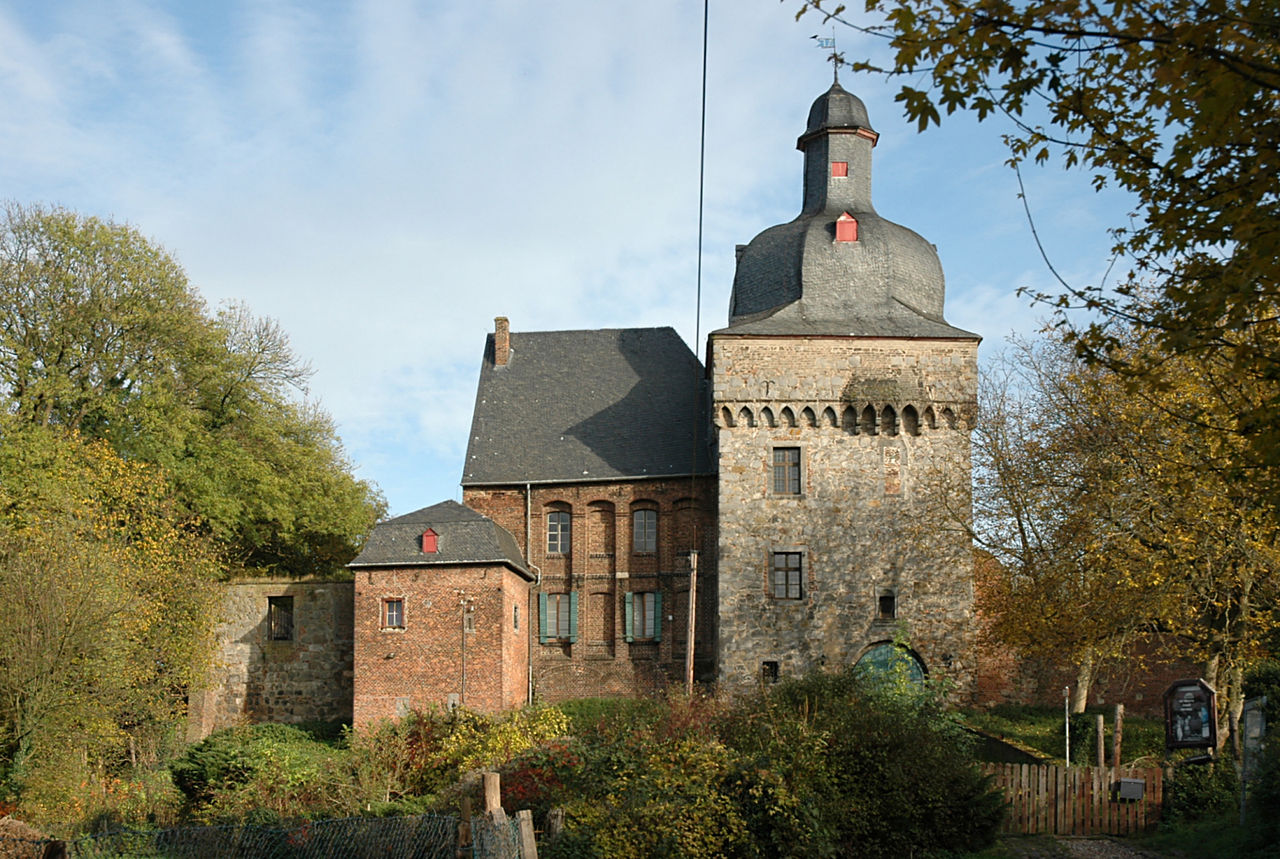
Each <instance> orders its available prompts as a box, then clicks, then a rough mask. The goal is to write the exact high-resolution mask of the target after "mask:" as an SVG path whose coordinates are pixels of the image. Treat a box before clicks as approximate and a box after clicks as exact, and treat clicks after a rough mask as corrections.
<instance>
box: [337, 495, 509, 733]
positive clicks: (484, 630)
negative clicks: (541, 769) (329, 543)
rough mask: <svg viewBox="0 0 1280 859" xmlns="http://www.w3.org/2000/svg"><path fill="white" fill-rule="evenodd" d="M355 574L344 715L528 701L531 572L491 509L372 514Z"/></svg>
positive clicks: (489, 707)
mask: <svg viewBox="0 0 1280 859" xmlns="http://www.w3.org/2000/svg"><path fill="white" fill-rule="evenodd" d="M349 566H350V569H351V571H352V573H353V574H354V576H355V658H354V660H353V668H354V690H353V692H354V695H353V699H354V701H353V714H352V716H353V719H354V721H355V723H356V724H362V723H365V722H372V721H376V720H378V719H389V718H394V717H397V716H403V715H405V714H406V713H408V712H409V710H410V709H414V708H417V709H421V708H423V707H426V706H428V705H438V706H441V707H450V708H451V707H456V706H466V707H469V708H471V709H473V710H486V711H494V710H503V709H507V708H509V707H516V706H519V705H521V704H524V703H527V702H528V701H529V679H528V665H529V639H528V634H527V630H528V628H529V625H530V619H529V610H530V606H529V601H530V594H531V590H530V584H531V583H532V582H533V581H534V574H533V573H532V572H531V571H530V570H529V568H528V565H527V564H525V562H524V560H523V558H522V557H521V552H520V548H519V547H518V546H517V545H516V541H515V539H514V538H513V537H512V536H511V534H510V533H508V532H507V531H506V530H505V529H503V528H502V527H501V526H499V525H498V524H496V523H495V522H494V521H493V520H492V519H489V518H488V517H486V516H482V515H481V514H479V513H477V512H475V511H474V510H469V509H467V508H466V507H463V506H462V505H461V504H458V503H457V502H456V501H443V502H441V503H439V504H436V505H434V506H432V507H425V508H423V509H421V510H416V511H414V512H413V513H406V514H405V515H403V516H397V517H396V518H394V519H390V520H388V521H386V522H383V523H382V524H380V525H379V526H378V527H377V528H376V529H375V530H374V533H373V534H372V535H371V536H370V538H369V542H368V543H367V544H366V545H365V547H364V550H363V551H361V552H360V554H359V555H358V556H357V557H356V558H355V560H353V561H352V562H351V564H350V565H349Z"/></svg>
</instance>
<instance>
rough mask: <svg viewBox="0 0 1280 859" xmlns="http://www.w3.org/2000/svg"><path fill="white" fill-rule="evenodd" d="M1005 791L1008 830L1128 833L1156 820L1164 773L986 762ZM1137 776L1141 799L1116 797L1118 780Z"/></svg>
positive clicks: (1015, 832) (1016, 832) (1005, 829)
mask: <svg viewBox="0 0 1280 859" xmlns="http://www.w3.org/2000/svg"><path fill="white" fill-rule="evenodd" d="M983 770H984V772H986V773H988V774H989V775H991V776H992V777H993V778H992V781H993V784H994V785H995V786H997V787H999V788H1000V789H1001V790H1002V791H1004V794H1005V797H1006V798H1007V799H1008V801H1009V814H1008V815H1007V816H1006V818H1005V822H1004V826H1003V827H1002V828H1001V830H1000V831H1001V832H1002V833H1004V834H1008V835H1049V834H1052V835H1127V834H1129V833H1131V832H1141V831H1143V830H1146V829H1148V828H1150V827H1152V826H1154V825H1155V824H1156V822H1157V821H1159V819H1160V807H1161V803H1162V802H1163V798H1164V773H1163V771H1162V770H1160V769H1158V768H1153V769H1120V770H1116V769H1113V768H1109V767H1105V768H1104V767H1060V766H1049V765H1046V764H1038V765H1032V764H985V765H984V766H983ZM1122 778H1123V779H1141V780H1142V782H1143V796H1142V799H1119V798H1117V794H1118V790H1117V787H1118V784H1119V780H1120V779H1122Z"/></svg>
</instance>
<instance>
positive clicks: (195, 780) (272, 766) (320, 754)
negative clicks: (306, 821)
mask: <svg viewBox="0 0 1280 859" xmlns="http://www.w3.org/2000/svg"><path fill="white" fill-rule="evenodd" d="M335 757H345V753H344V752H342V751H339V750H336V749H334V748H333V747H331V746H330V745H328V744H325V743H321V742H319V741H317V740H315V739H314V738H312V736H311V735H310V734H308V733H307V732H306V731H304V730H302V729H301V728H298V727H295V726H292V725H253V726H251V727H241V728H227V729H225V730H222V731H217V732H215V733H213V734H210V735H209V736H208V737H206V738H205V739H204V740H202V741H201V742H199V743H196V744H195V745H194V746H192V747H191V748H189V749H188V750H187V751H186V753H185V754H183V755H182V757H180V758H178V760H176V761H174V762H173V764H171V765H170V772H171V773H172V774H173V780H174V784H176V785H177V786H178V788H179V789H180V790H181V791H182V792H183V794H184V795H185V796H186V798H187V812H188V814H190V815H191V816H192V817H194V818H196V819H199V820H205V821H209V820H247V819H249V818H250V817H253V818H254V819H257V818H258V817H262V816H263V815H266V816H268V817H271V818H272V819H280V820H283V819H303V818H310V817H314V816H317V815H324V814H326V813H332V812H334V811H336V810H337V808H336V806H337V805H338V803H337V802H336V801H335V799H334V797H333V796H331V795H329V786H330V785H332V783H333V782H332V780H330V779H327V778H322V774H324V773H325V772H326V770H327V769H330V768H332V767H333V766H334V760H333V759H334V758H335Z"/></svg>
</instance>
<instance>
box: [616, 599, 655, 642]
mask: <svg viewBox="0 0 1280 859" xmlns="http://www.w3.org/2000/svg"><path fill="white" fill-rule="evenodd" d="M623 610H624V613H625V626H624V629H623V633H624V635H623V637H624V638H625V639H626V640H627V641H661V640H662V594H661V593H659V592H658V591H637V592H635V593H629V594H627V595H626V597H625V599H624V602H623Z"/></svg>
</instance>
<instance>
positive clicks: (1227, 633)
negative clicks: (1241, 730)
mask: <svg viewBox="0 0 1280 859" xmlns="http://www.w3.org/2000/svg"><path fill="white" fill-rule="evenodd" d="M1154 340H1155V338H1154V337H1150V338H1148V337H1144V336H1142V335H1140V334H1137V333H1131V334H1130V335H1129V336H1127V337H1126V338H1124V341H1123V343H1124V346H1123V348H1124V349H1125V350H1126V352H1128V353H1133V354H1136V353H1137V352H1139V351H1142V350H1149V349H1153V348H1155V347H1154V345H1153V341H1154ZM1165 369H1166V371H1167V372H1166V376H1165V381H1166V382H1167V383H1166V384H1162V385H1160V386H1158V387H1148V388H1135V387H1134V385H1133V384H1132V379H1130V378H1127V377H1126V376H1124V375H1121V374H1118V373H1116V372H1113V371H1111V370H1109V369H1107V368H1106V367H1103V366H1100V365H1096V364H1095V365H1090V364H1087V363H1084V362H1081V361H1079V360H1078V359H1077V358H1076V356H1075V354H1074V351H1073V350H1072V349H1071V347H1070V345H1069V344H1068V343H1066V342H1065V341H1064V339H1062V338H1060V337H1059V338H1049V339H1047V340H1043V341H1039V342H1036V343H1033V344H1032V343H1016V344H1014V346H1013V347H1012V348H1011V349H1010V350H1008V351H1007V352H1006V353H1005V354H1004V355H1003V356H1001V357H999V358H997V359H995V360H993V361H992V362H990V364H989V366H988V367H987V368H986V369H985V371H984V377H983V382H982V386H981V389H980V398H979V410H980V414H979V420H978V422H977V426H976V428H975V430H974V485H973V519H972V532H971V533H972V535H973V538H974V541H975V544H976V545H977V546H979V547H980V548H982V549H984V550H985V551H986V552H988V553H989V554H990V555H991V556H992V559H993V561H994V563H991V564H987V565H984V566H982V570H983V571H984V573H985V575H984V580H983V585H984V587H983V588H982V589H981V592H980V605H981V608H982V609H983V611H984V613H985V614H986V615H987V616H988V617H989V618H990V634H991V636H992V637H993V638H995V639H996V641H998V642H999V643H1001V644H1004V645H1007V646H1009V647H1012V648H1013V649H1014V650H1015V651H1016V652H1018V653H1019V654H1021V655H1022V656H1024V657H1029V658H1033V659H1038V660H1041V661H1044V662H1047V663H1049V664H1054V665H1065V666H1070V667H1072V668H1074V669H1075V671H1076V673H1077V684H1076V687H1075V697H1074V700H1073V702H1072V703H1073V706H1074V708H1075V709H1076V710H1077V712H1078V711H1081V710H1083V707H1084V704H1085V701H1086V700H1087V694H1088V689H1089V686H1090V684H1091V683H1092V679H1093V676H1094V674H1095V673H1096V671H1097V670H1098V669H1099V668H1100V667H1102V666H1103V665H1105V664H1106V663H1107V662H1110V661H1116V660H1132V659H1133V657H1134V653H1135V650H1134V645H1135V644H1137V643H1139V642H1146V643H1148V644H1152V645H1154V646H1156V647H1157V649H1159V650H1161V651H1163V652H1164V653H1166V654H1169V655H1173V656H1177V657H1179V658H1182V659H1186V660H1190V661H1196V662H1199V663H1201V664H1202V665H1203V666H1204V668H1203V671H1204V676H1205V677H1206V679H1208V680H1209V681H1210V683H1211V684H1213V685H1215V687H1216V688H1217V689H1218V691H1219V693H1220V694H1221V695H1222V700H1223V701H1224V702H1226V704H1227V707H1226V712H1227V715H1228V716H1229V717H1230V722H1231V724H1232V725H1234V723H1235V719H1236V718H1238V715H1239V708H1240V705H1241V704H1242V697H1241V691H1242V681H1243V673H1244V669H1245V667H1246V666H1247V665H1249V664H1250V663H1251V662H1253V661H1255V660H1257V659H1258V658H1259V657H1260V656H1262V655H1264V653H1265V648H1266V643H1267V640H1268V635H1269V633H1270V632H1271V630H1272V629H1273V628H1274V622H1275V608H1276V606H1277V604H1278V600H1280V581H1278V580H1277V571H1280V553H1278V552H1277V549H1276V545H1277V543H1278V542H1280V524H1278V523H1277V521H1276V519H1275V517H1274V516H1273V515H1272V514H1271V510H1270V508H1269V506H1268V505H1267V504H1266V503H1265V502H1264V501H1263V500H1260V499H1259V498H1257V497H1255V496H1254V495H1253V494H1252V492H1251V488H1250V487H1249V486H1248V485H1246V484H1240V483H1235V482H1232V481H1228V480H1223V479H1222V473H1223V470H1224V468H1226V466H1224V463H1231V462H1235V461H1238V460H1239V458H1240V456H1241V453H1240V450H1239V449H1238V448H1240V447H1242V446H1244V445H1246V444H1248V442H1247V440H1245V439H1244V438H1242V437H1241V436H1239V435H1232V434H1227V433H1221V432H1218V431H1217V430H1216V429H1214V428H1212V427H1205V426H1202V425H1199V424H1197V423H1194V422H1192V421H1188V420H1186V419H1185V417H1183V416H1184V415H1185V414H1186V413H1187V411H1188V404H1189V403H1192V402H1194V403H1195V404H1197V408H1202V409H1204V410H1206V411H1210V412H1211V411H1213V409H1214V404H1215V403H1219V404H1220V403H1221V402H1222V401H1223V399H1224V396H1227V395H1224V394H1223V393H1222V392H1221V391H1220V390H1219V384H1218V380H1217V378H1216V376H1215V374H1214V372H1213V367H1212V365H1207V364H1205V363H1204V362H1193V361H1187V360H1185V359H1181V358H1167V359H1166V360H1165ZM954 497H963V496H962V495H960V494H959V492H958V488H953V489H952V490H951V491H949V492H941V493H939V495H938V499H937V500H936V501H934V502H933V507H934V513H933V515H935V516H936V515H938V513H937V508H938V506H939V505H945V504H946V503H947V499H949V498H954ZM952 507H953V508H954V509H950V510H944V511H943V515H944V516H947V517H949V518H950V520H952V521H963V517H960V516H959V515H958V513H957V511H959V510H960V509H962V508H960V507H959V505H952ZM1224 736H1225V735H1224Z"/></svg>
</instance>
